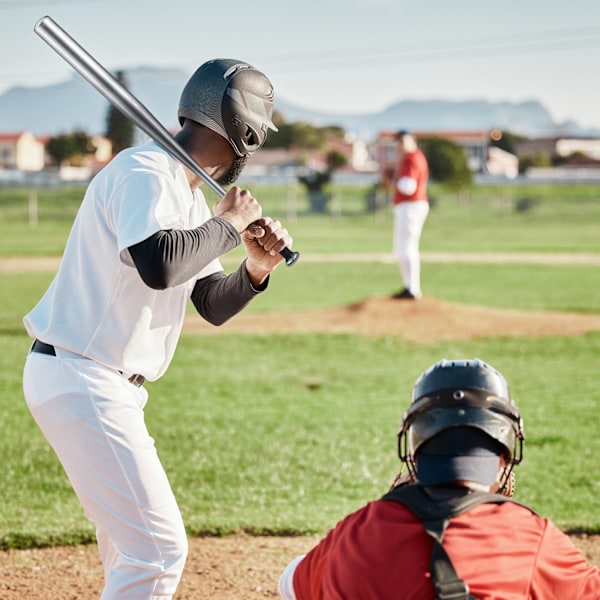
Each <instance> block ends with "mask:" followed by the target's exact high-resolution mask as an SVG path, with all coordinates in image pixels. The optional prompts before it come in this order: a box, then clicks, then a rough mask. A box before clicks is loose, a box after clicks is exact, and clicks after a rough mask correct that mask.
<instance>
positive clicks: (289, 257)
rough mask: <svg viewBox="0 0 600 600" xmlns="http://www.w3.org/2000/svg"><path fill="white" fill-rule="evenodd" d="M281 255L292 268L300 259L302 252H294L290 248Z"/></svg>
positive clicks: (285, 249)
mask: <svg viewBox="0 0 600 600" xmlns="http://www.w3.org/2000/svg"><path fill="white" fill-rule="evenodd" d="M279 254H281V256H283V258H285V264H286V265H287V266H288V267H291V266H292V265H293V264H295V263H296V261H297V260H298V259H299V258H300V252H292V251H291V250H290V249H289V248H284V249H283V250H282V251H281V252H280V253H279Z"/></svg>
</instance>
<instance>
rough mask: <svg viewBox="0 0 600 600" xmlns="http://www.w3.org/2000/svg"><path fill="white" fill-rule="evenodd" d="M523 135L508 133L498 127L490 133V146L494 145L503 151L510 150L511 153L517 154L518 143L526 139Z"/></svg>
mask: <svg viewBox="0 0 600 600" xmlns="http://www.w3.org/2000/svg"><path fill="white" fill-rule="evenodd" d="M527 139H528V138H526V137H525V136H523V135H517V134H515V133H510V132H509V131H500V130H499V129H494V130H493V131H492V132H491V133H490V146H495V147H496V148H500V149H501V150H504V151H505V152H510V153H511V154H518V152H517V149H518V146H519V144H520V143H522V142H524V141H525V140H527Z"/></svg>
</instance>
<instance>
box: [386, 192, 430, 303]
mask: <svg viewBox="0 0 600 600" xmlns="http://www.w3.org/2000/svg"><path fill="white" fill-rule="evenodd" d="M428 214H429V202H428V201H427V200H415V201H413V202H401V203H400V204H396V205H394V238H393V252H394V256H396V258H397V259H398V264H399V267H400V274H401V275H402V280H403V281H404V287H405V288H406V289H407V290H409V291H410V292H412V294H413V295H414V296H415V297H417V298H420V297H421V296H422V295H423V292H422V290H421V253H420V251H419V242H420V241H421V232H422V231H423V225H425V220H426V219H427V215H428Z"/></svg>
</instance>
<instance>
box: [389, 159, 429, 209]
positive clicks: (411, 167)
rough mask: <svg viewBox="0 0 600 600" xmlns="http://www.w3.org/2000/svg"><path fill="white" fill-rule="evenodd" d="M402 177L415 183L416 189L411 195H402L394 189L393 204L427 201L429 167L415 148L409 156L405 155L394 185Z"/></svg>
mask: <svg viewBox="0 0 600 600" xmlns="http://www.w3.org/2000/svg"><path fill="white" fill-rule="evenodd" d="M403 177H410V178H411V179H414V180H415V181H416V182H417V188H416V190H415V192H414V193H413V194H410V195H406V194H403V193H402V192H401V191H400V190H399V189H398V187H395V188H394V198H393V203H394V204H400V202H412V201H414V200H427V180H428V178H429V167H428V166H427V159H426V158H425V155H424V154H423V152H422V151H421V150H420V149H418V148H417V150H415V151H414V152H411V153H410V154H405V155H404V157H403V158H402V161H401V163H400V168H399V170H398V173H397V174H396V182H395V183H396V184H397V182H398V181H399V180H400V179H402V178H403Z"/></svg>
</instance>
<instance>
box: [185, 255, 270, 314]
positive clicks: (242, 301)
mask: <svg viewBox="0 0 600 600" xmlns="http://www.w3.org/2000/svg"><path fill="white" fill-rule="evenodd" d="M268 284H269V277H267V279H265V281H264V282H263V283H262V285H261V286H260V287H259V288H255V287H254V286H253V285H252V283H251V282H250V278H249V277H248V271H246V261H244V262H243V263H242V264H241V265H240V266H239V268H238V269H237V271H234V272H233V273H230V274H229V275H226V274H225V273H223V271H221V272H219V273H213V274H212V275H209V276H208V277H204V278H202V279H198V281H196V285H195V286H194V289H193V290H192V296H191V298H192V302H193V304H194V306H195V307H196V310H197V311H198V312H199V313H200V315H202V317H203V318H204V319H206V320H207V321H208V322H209V323H212V324H213V325H222V324H223V323H225V321H227V320H228V319H230V318H231V317H233V316H234V315H236V314H237V313H238V312H240V311H241V310H242V309H243V308H244V307H245V306H246V305H247V304H248V302H250V300H252V298H254V297H255V296H256V295H257V294H259V293H260V292H262V291H264V290H266V289H267V286H268Z"/></svg>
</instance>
